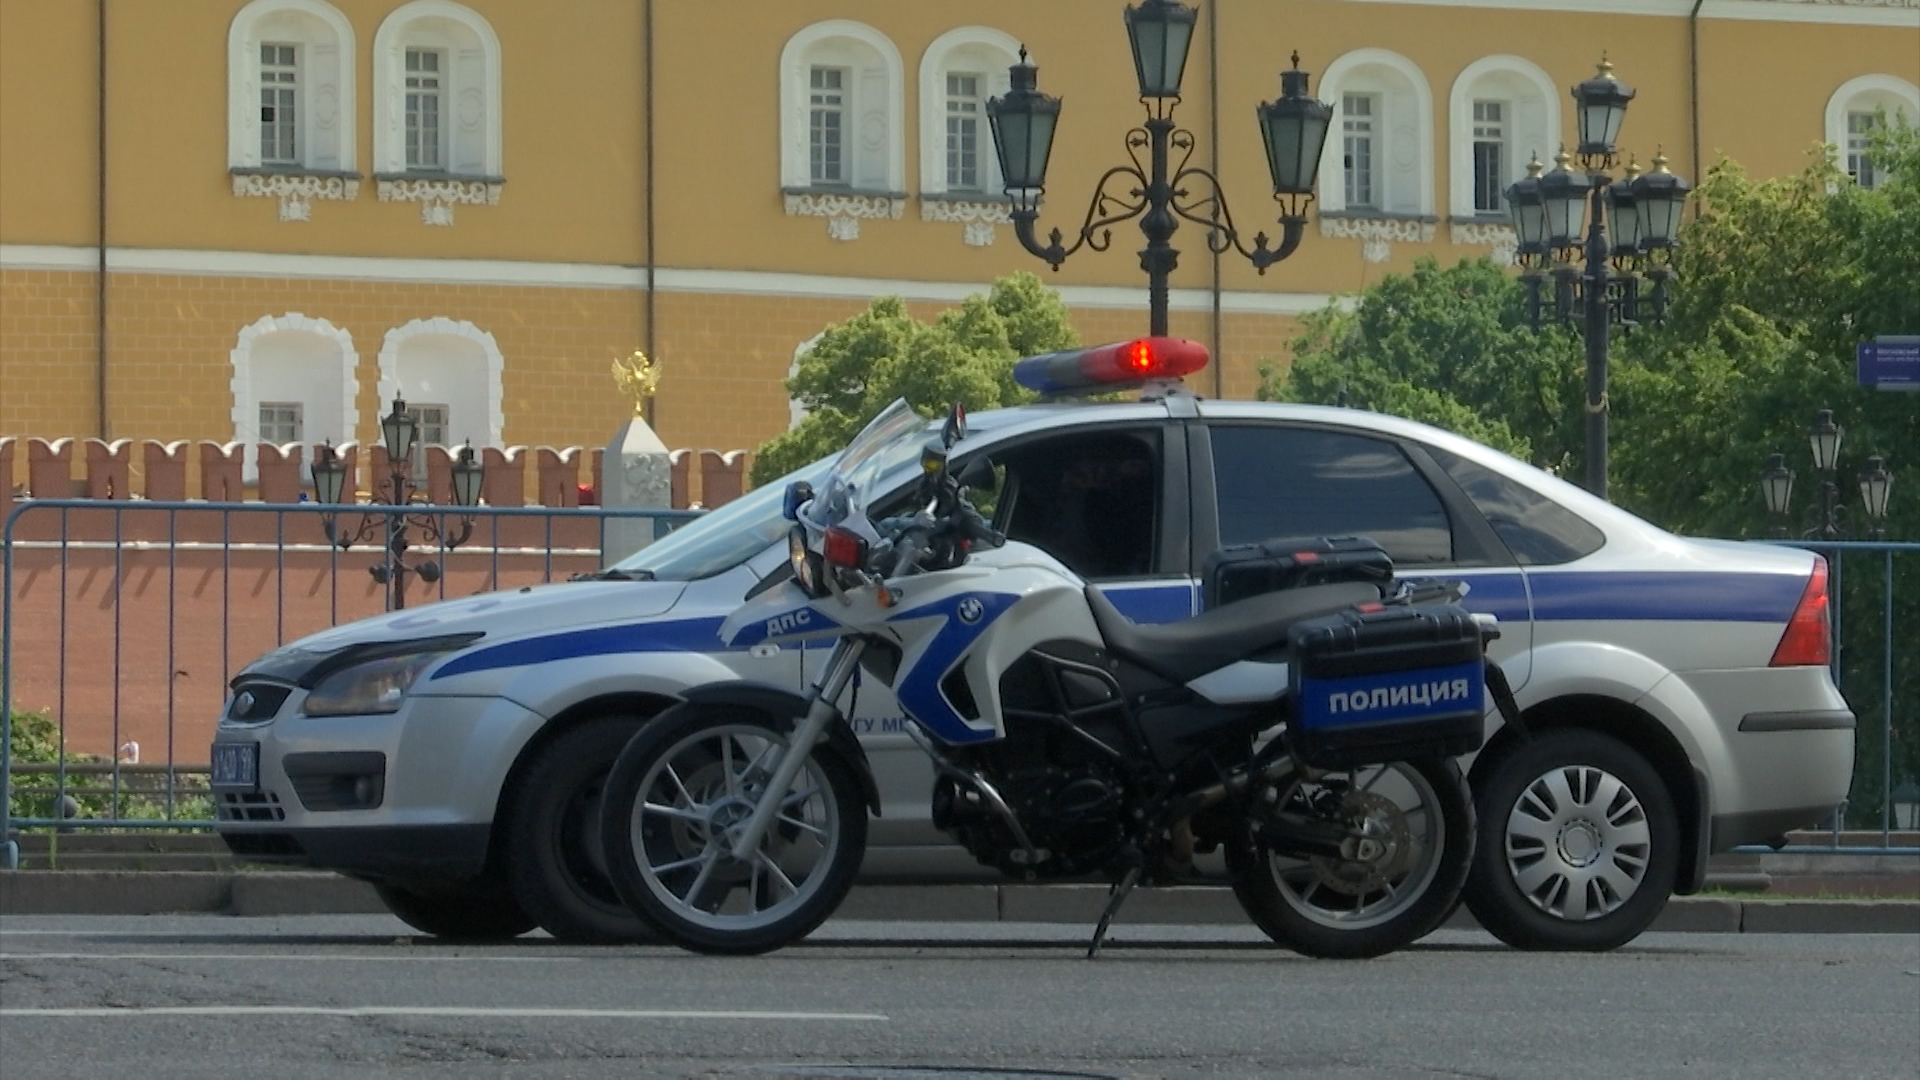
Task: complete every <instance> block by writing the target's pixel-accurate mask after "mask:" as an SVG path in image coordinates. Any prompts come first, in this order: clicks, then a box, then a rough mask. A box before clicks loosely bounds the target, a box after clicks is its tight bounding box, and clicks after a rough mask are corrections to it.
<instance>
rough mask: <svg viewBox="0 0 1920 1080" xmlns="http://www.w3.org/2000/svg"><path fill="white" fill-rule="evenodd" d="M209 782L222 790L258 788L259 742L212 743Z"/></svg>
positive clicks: (253, 789)
mask: <svg viewBox="0 0 1920 1080" xmlns="http://www.w3.org/2000/svg"><path fill="white" fill-rule="evenodd" d="M211 782H212V784H213V786H214V787H216V788H220V789H223V790H229V791H234V790H239V791H255V790H258V789H259V787H260V744H259V743H250V742H249V743H214V744H213V770H212V777H211Z"/></svg>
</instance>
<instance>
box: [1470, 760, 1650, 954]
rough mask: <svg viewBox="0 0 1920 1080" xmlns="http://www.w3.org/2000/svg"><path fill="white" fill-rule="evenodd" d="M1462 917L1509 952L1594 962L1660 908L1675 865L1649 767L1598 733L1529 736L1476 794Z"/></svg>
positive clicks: (1633, 933)
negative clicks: (1588, 955)
mask: <svg viewBox="0 0 1920 1080" xmlns="http://www.w3.org/2000/svg"><path fill="white" fill-rule="evenodd" d="M1474 796H1475V802H1476V803H1477V804H1478V809H1479V819H1480V842H1479V844H1478V845H1477V850H1476V852H1475V854H1474V868H1473V874H1472V875H1471V876H1470V877H1469V878H1468V879H1467V887H1466V890H1465V893H1464V895H1465V899H1466V904H1467V908H1468V910H1470V911H1472V912H1473V917H1474V918H1475V919H1476V920H1478V921H1479V923H1480V925H1481V926H1482V927H1485V928H1486V929H1487V931H1488V932H1490V933H1492V934H1493V935H1494V936H1495V937H1497V938H1499V939H1500V940H1501V941H1504V942H1506V943H1507V944H1509V945H1512V946H1513V947H1515V948H1518V949H1535V950H1559V951H1570V952H1571V951H1584V952H1603V951H1605V950H1608V949H1613V948H1617V947H1619V946H1621V945H1624V944H1626V943H1627V942H1629V941H1632V940H1633V939H1634V938H1635V937H1638V936H1639V935H1640V933H1641V932H1642V931H1644V930H1645V929H1646V928H1647V927H1648V926H1649V925H1650V924H1652V922H1653V920H1654V918H1655V917H1656V916H1658V915H1659V914H1660V911H1661V909H1662V908H1664V907H1665V906H1666V903H1667V897H1668V896H1669V895H1670V894H1671V893H1672V892H1673V881H1674V875H1675V872H1676V869H1677V867H1678V865H1679V854H1680V830H1679V822H1678V820H1677V819H1676V818H1675V816H1674V809H1673V799H1672V797H1671V796H1670V795H1669V794H1668V792H1667V788H1666V785H1665V784H1664V783H1663V782H1662V781H1661V779H1660V777H1659V774H1657V773H1655V772H1654V771H1653V766H1651V765H1649V764H1648V763H1647V760H1646V759H1645V758H1643V757H1641V756H1640V755H1639V754H1637V753H1635V752H1634V751H1633V750H1631V749H1629V748H1628V747H1627V746H1626V745H1625V744H1623V743H1621V742H1620V741H1619V740H1617V739H1614V738H1611V737H1609V736H1606V735H1602V734H1600V733H1599V732H1596V731H1586V730H1582V729H1578V728H1562V729H1558V730H1550V731H1545V732H1541V733H1539V734H1537V735H1535V736H1534V737H1533V738H1532V739H1531V740H1529V741H1528V742H1526V743H1524V744H1522V745H1521V746H1520V747H1519V749H1518V750H1516V751H1515V752H1514V753H1513V754H1511V755H1509V756H1508V757H1506V758H1505V759H1504V760H1502V761H1500V762H1498V763H1496V764H1495V765H1494V767H1493V769H1492V771H1491V772H1489V773H1488V774H1486V775H1485V776H1483V777H1482V778H1481V779H1480V780H1479V781H1478V782H1477V783H1476V785H1475V791H1474Z"/></svg>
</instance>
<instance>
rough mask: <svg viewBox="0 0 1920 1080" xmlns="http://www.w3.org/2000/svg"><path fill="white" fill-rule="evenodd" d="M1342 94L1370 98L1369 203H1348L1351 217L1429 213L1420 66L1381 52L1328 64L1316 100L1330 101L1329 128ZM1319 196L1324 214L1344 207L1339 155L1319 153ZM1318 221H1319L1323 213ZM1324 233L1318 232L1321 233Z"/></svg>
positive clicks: (1430, 163) (1427, 118)
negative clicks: (1371, 183) (1371, 159)
mask: <svg viewBox="0 0 1920 1080" xmlns="http://www.w3.org/2000/svg"><path fill="white" fill-rule="evenodd" d="M1348 94H1364V95H1367V96H1370V97H1372V98H1373V99H1374V106H1375V113H1376V115H1375V116H1374V118H1373V128H1374V200H1373V201H1374V204H1375V205H1374V206H1370V207H1353V208H1351V213H1352V214H1353V215H1355V216H1369V215H1377V216H1382V217H1385V216H1389V215H1392V216H1401V217H1411V218H1430V217H1432V216H1433V212H1434V211H1433V200H1434V195H1433V169H1434V152H1433V119H1434V114H1433V91H1432V89H1431V88H1430V87H1429V86H1428V85H1427V77H1426V74H1425V73H1424V72H1423V71H1421V70H1420V66H1419V65H1418V64H1415V63H1414V62H1413V61H1412V60H1409V59H1407V58H1406V57H1405V56H1402V55H1400V54H1399V53H1396V52H1393V51H1391V50H1388V49H1355V50H1353V51H1352V52H1349V53H1345V54H1343V55H1342V56H1340V57H1338V58H1337V59H1335V60H1334V61H1333V63H1331V64H1328V65H1327V70H1326V73H1325V74H1324V75H1322V76H1321V78H1320V86H1319V92H1318V93H1317V94H1316V95H1315V96H1316V97H1318V98H1320V100H1322V101H1329V102H1332V103H1333V107H1334V116H1333V125H1332V129H1331V130H1333V131H1335V132H1344V131H1345V127H1346V116H1345V108H1344V106H1345V104H1346V96H1347V95H1348ZM1319 178H1320V184H1319V189H1318V190H1319V201H1320V209H1321V212H1322V214H1323V215H1327V214H1331V215H1344V214H1347V213H1348V212H1349V208H1348V206H1347V195H1346V155H1345V153H1344V152H1343V151H1336V152H1334V153H1329V154H1322V155H1321V156H1320V177H1319ZM1323 220H1324V218H1323ZM1323 231H1324V230H1323Z"/></svg>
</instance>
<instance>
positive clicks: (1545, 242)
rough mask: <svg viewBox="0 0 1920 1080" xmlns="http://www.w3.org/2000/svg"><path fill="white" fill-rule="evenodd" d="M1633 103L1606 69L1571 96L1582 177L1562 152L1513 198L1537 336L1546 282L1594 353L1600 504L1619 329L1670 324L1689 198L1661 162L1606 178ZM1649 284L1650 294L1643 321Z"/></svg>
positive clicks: (1590, 470) (1594, 455)
mask: <svg viewBox="0 0 1920 1080" xmlns="http://www.w3.org/2000/svg"><path fill="white" fill-rule="evenodd" d="M1633 96H1634V90H1633V88H1632V87H1630V86H1628V85H1626V84H1625V83H1623V82H1621V81H1620V80H1618V79H1616V78H1614V76H1613V65H1612V64H1610V63H1608V62H1607V61H1606V60H1604V59H1603V60H1601V61H1600V69H1599V71H1598V73H1597V74H1595V75H1594V77H1593V78H1591V79H1588V80H1587V81H1585V82H1583V83H1581V84H1580V85H1578V86H1575V87H1574V88H1573V100H1574V103H1575V105H1576V106H1577V108H1576V112H1577V114H1578V117H1579V123H1580V143H1579V146H1578V147H1577V157H1578V164H1579V171H1575V170H1574V169H1573V168H1571V167H1570V166H1572V165H1573V164H1574V162H1575V157H1576V155H1575V154H1569V153H1568V152H1567V151H1566V149H1565V148H1564V147H1563V148H1561V150H1560V152H1559V154H1557V155H1556V156H1555V157H1554V168H1553V170H1552V171H1550V172H1547V173H1546V174H1545V175H1542V169H1543V166H1542V165H1541V164H1540V161H1539V158H1538V157H1537V156H1536V157H1535V159H1534V160H1533V162H1532V163H1531V164H1530V165H1529V166H1528V168H1527V175H1526V177H1525V178H1523V179H1521V180H1519V181H1516V182H1515V183H1514V184H1513V185H1512V186H1511V187H1509V188H1507V191H1506V196H1507V208H1508V212H1509V213H1510V214H1511V215H1512V221H1513V231H1514V239H1515V241H1516V245H1515V255H1516V257H1517V258H1518V259H1519V262H1520V265H1521V266H1522V267H1523V268H1524V272H1523V273H1522V275H1521V279H1522V280H1523V281H1525V282H1526V285H1527V320H1528V322H1529V323H1530V324H1531V325H1532V326H1533V327H1534V329H1536V330H1537V329H1539V328H1540V326H1541V324H1542V322H1543V321H1544V318H1545V313H1546V306H1547V305H1546V303H1545V302H1544V301H1543V300H1542V297H1541V293H1542V291H1543V290H1544V289H1545V287H1546V285H1547V283H1548V282H1549V281H1551V282H1552V283H1553V302H1552V308H1553V315H1554V318H1555V319H1556V321H1558V322H1559V323H1561V324H1562V325H1570V324H1571V323H1572V322H1573V320H1574V319H1575V318H1576V317H1577V318H1579V319H1580V332H1581V337H1582V338H1583V339H1584V341H1585V343H1586V351H1587V425H1586V427H1587V479H1586V486H1587V490H1588V491H1591V492H1593V493H1594V494H1595V495H1598V496H1600V497H1601V498H1603V499H1604V498H1606V497H1607V414H1608V411H1609V409H1608V401H1607V383H1608V371H1607V366H1608V348H1609V346H1610V344H1611V338H1612V331H1613V326H1614V324H1616V323H1618V324H1619V325H1620V326H1621V327H1623V328H1626V329H1631V328H1633V327H1634V326H1637V325H1639V323H1640V321H1641V319H1642V316H1643V314H1644V316H1645V317H1646V318H1647V319H1648V320H1649V321H1652V322H1655V323H1658V322H1660V321H1662V320H1663V319H1665V317H1666V307H1667V285H1668V283H1669V282H1670V281H1672V279H1673V270H1672V266H1671V263H1672V252H1673V248H1674V245H1675V243H1676V241H1677V238H1678V235H1679V231H1680V212H1681V210H1682V209H1683V208H1684V207H1685V206H1686V200H1687V193H1688V192H1689V191H1690V190H1691V188H1689V187H1688V185H1687V182H1686V181H1684V180H1682V179H1680V177H1678V176H1675V175H1674V174H1673V173H1672V172H1670V171H1668V169H1667V158H1666V156H1665V155H1664V154H1661V153H1657V152H1656V153H1655V155H1654V158H1653V169H1652V170H1651V171H1650V172H1646V173H1644V174H1642V172H1641V170H1640V168H1639V166H1638V165H1636V164H1634V163H1633V162H1631V161H1629V162H1628V164H1627V166H1626V169H1625V175H1624V176H1623V177H1622V178H1621V179H1620V180H1617V181H1616V180H1613V179H1612V177H1610V176H1609V175H1608V172H1609V170H1611V169H1612V168H1613V166H1614V163H1615V161H1616V160H1617V158H1618V154H1619V150H1618V144H1619V137H1620V125H1621V123H1622V122H1623V121H1624V120H1625V119H1626V113H1627V103H1628V102H1630V101H1632V100H1633ZM1609 219H1611V221H1612V226H1613V227H1612V236H1611V239H1609V235H1608V228H1607V223H1608V220H1609ZM1583 226H1584V230H1583ZM1583 231H1584V234H1585V235H1584V237H1583V236H1582V233H1583ZM1642 277H1644V278H1645V279H1646V280H1647V282H1648V283H1649V284H1650V285H1651V290H1650V293H1649V295H1648V297H1647V303H1646V305H1645V310H1644V312H1643V310H1642V304H1641V298H1640V285H1641V278H1642Z"/></svg>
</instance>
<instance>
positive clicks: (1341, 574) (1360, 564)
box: [1201, 536, 1393, 611]
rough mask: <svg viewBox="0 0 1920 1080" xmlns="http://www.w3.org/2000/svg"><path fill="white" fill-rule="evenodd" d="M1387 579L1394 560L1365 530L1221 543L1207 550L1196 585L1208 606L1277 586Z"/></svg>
mask: <svg viewBox="0 0 1920 1080" xmlns="http://www.w3.org/2000/svg"><path fill="white" fill-rule="evenodd" d="M1392 580H1393V560H1392V559H1391V558H1389V557H1388V556H1387V553H1386V552H1385V551H1384V550H1382V549H1381V547H1380V545H1379V544H1376V543H1374V542H1373V541H1371V540H1369V539H1367V538H1366V537H1364V536H1301V537H1284V538H1280V539H1274V540H1262V541H1260V542H1259V543H1257V544H1236V545H1234V546H1233V547H1229V548H1221V549H1220V550H1219V551H1216V552H1214V553H1213V554H1211V555H1209V556H1207V562H1206V565H1205V567H1204V568H1203V570H1202V574H1201V583H1202V584H1201V590H1202V600H1203V601H1204V603H1205V604H1206V610H1208V611H1212V610H1213V609H1214V608H1217V607H1219V606H1220V605H1222V604H1231V603H1233V602H1234V601H1235V600H1245V599H1246V598H1248V597H1250V596H1260V595H1262V594H1264V593H1270V592H1278V591H1280V590H1281V589H1298V588H1302V587H1305V586H1308V585H1334V584H1339V583H1342V582H1351V581H1368V582H1374V583H1377V584H1380V585H1385V584H1386V583H1388V582H1390V581H1392Z"/></svg>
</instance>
